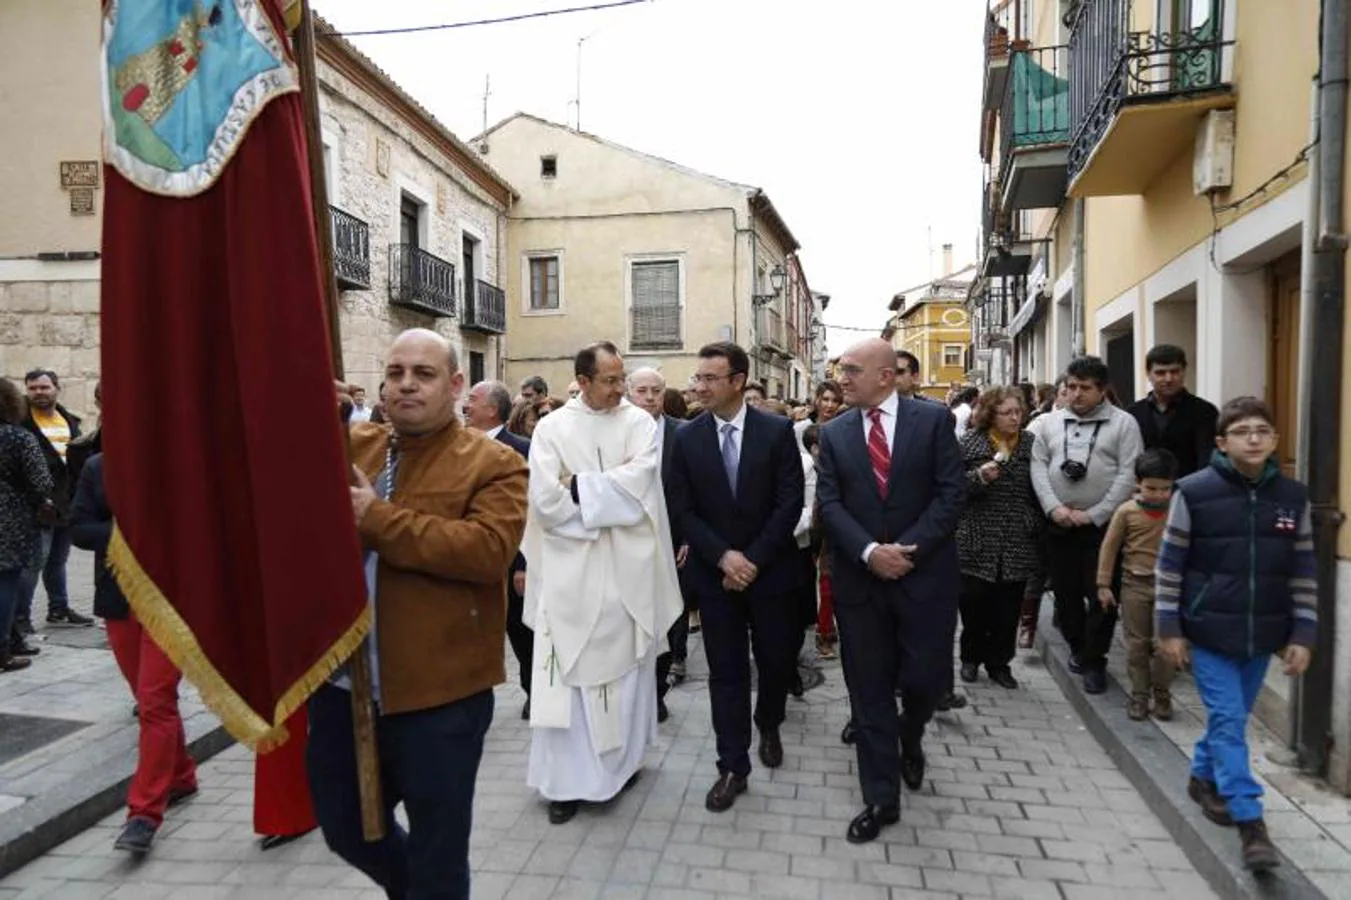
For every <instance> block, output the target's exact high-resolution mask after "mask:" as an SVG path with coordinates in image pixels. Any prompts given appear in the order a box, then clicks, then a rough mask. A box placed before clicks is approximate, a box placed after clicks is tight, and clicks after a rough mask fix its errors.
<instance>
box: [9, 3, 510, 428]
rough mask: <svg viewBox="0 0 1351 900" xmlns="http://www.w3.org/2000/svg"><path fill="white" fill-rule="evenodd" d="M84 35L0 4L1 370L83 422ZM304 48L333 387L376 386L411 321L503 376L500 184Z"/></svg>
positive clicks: (353, 62) (87, 254)
mask: <svg viewBox="0 0 1351 900" xmlns="http://www.w3.org/2000/svg"><path fill="white" fill-rule="evenodd" d="M318 30H319V31H320V32H321V33H322V32H325V31H331V29H330V28H329V27H328V26H327V25H326V24H324V23H322V22H320V23H319V27H318ZM98 35H99V7H98V5H97V4H90V3H86V2H83V0H6V2H4V3H0V58H3V59H5V61H6V71H7V72H8V73H10V75H11V78H12V79H13V80H14V81H15V83H21V82H22V83H26V84H28V85H30V86H31V89H26V90H25V91H11V92H7V93H6V92H0V117H2V118H3V120H4V121H5V122H6V123H7V126H6V133H8V134H14V135H19V134H22V135H24V137H23V139H22V140H12V141H8V142H6V143H5V152H4V154H0V196H4V197H5V198H6V201H7V202H6V215H5V216H4V217H0V377H5V378H9V379H11V380H14V381H16V382H17V381H20V380H21V379H22V377H23V374H24V373H25V372H27V371H29V370H31V369H34V368H39V367H41V368H49V369H52V370H54V371H56V372H57V373H59V375H60V376H61V381H62V388H63V396H62V401H63V402H64V403H65V404H66V405H67V406H68V407H69V408H70V409H71V410H72V411H73V412H75V413H76V414H79V415H86V416H87V415H88V414H90V413H92V412H93V386H94V383H95V382H96V381H97V379H98V374H99V369H100V362H99V259H98V252H99V245H100V230H101V223H102V212H103V209H102V200H103V198H102V194H103V191H102V184H101V181H102V172H101V165H100V159H101V155H102V154H101V124H102V119H101V114H100V111H99V105H98V98H99V72H98V55H99V46H98ZM318 48H319V52H318V55H319V60H318V75H319V80H320V88H321V96H320V114H321V119H322V130H323V136H324V147H325V159H326V169H327V171H326V176H327V177H326V179H325V180H326V182H327V183H328V185H329V197H330V203H331V205H332V206H333V207H335V208H336V209H337V210H338V211H336V212H334V213H333V216H332V219H333V221H334V222H335V223H337V222H341V225H342V227H341V228H339V229H337V231H336V232H335V245H338V246H335V267H336V268H338V269H339V271H340V272H345V273H346V274H347V275H348V276H349V277H348V278H346V279H344V278H340V279H339V285H340V288H341V289H342V293H341V304H342V306H341V309H342V334H343V358H344V363H345V368H346V371H347V375H348V379H349V380H350V381H353V382H355V383H358V384H361V385H363V386H365V387H366V388H367V389H368V390H370V391H372V392H373V391H374V389H375V388H376V386H377V385H378V384H379V382H380V374H381V372H382V370H383V366H384V358H383V354H384V352H385V349H386V348H387V347H388V346H389V343H390V341H391V340H392V339H393V337H394V335H396V334H397V333H398V332H399V331H401V330H403V329H405V328H411V327H428V328H433V329H435V330H437V331H439V332H440V333H442V334H444V335H446V336H447V337H449V338H450V339H451V341H452V343H453V344H454V345H455V346H456V348H457V349H458V350H459V352H460V357H461V365H462V366H463V367H464V368H465V370H466V372H469V373H470V374H472V375H475V376H479V377H490V378H491V377H498V376H500V374H501V371H502V370H501V365H502V364H501V360H502V356H503V354H502V346H501V345H502V341H503V338H502V333H503V332H504V330H505V325H506V322H505V307H504V304H505V297H504V295H502V294H501V291H500V290H499V288H500V286H501V285H502V279H501V277H500V274H499V270H498V265H499V259H500V256H501V252H500V248H502V247H503V246H504V245H505V243H506V238H505V229H506V223H505V215H506V210H507V208H508V207H509V206H510V205H511V203H512V202H513V200H514V198H515V194H514V192H513V191H512V189H511V186H510V185H508V184H507V183H506V181H505V180H504V179H503V178H501V177H500V176H498V175H497V174H496V173H495V172H494V171H493V170H492V169H491V168H490V167H489V166H488V165H487V164H486V163H485V162H484V161H483V160H481V159H479V158H478V157H477V156H476V155H475V154H474V153H473V152H471V151H470V150H469V148H468V147H467V146H465V145H464V144H463V143H462V142H461V141H459V140H458V139H457V138H456V137H455V135H454V134H452V133H451V132H450V131H449V130H448V129H447V128H445V126H443V125H442V124H441V123H439V122H438V121H437V120H436V119H435V118H434V117H433V116H432V115H431V114H430V113H429V112H428V111H427V110H426V109H424V108H423V107H422V106H421V105H419V104H418V103H417V102H416V101H415V100H413V99H412V98H411V97H410V96H408V94H406V93H405V92H404V91H403V90H401V89H400V88H399V87H398V86H397V85H396V84H394V82H393V81H392V80H391V79H390V78H389V77H388V76H387V75H385V73H384V72H382V71H381V70H380V69H379V68H378V67H376V65H375V64H374V63H373V62H372V61H371V60H370V59H368V58H367V57H365V56H364V55H362V54H361V53H360V52H359V51H357V50H356V49H355V48H354V47H353V46H352V45H351V44H349V43H348V42H346V41H344V40H342V39H341V38H337V37H334V36H331V35H329V36H323V37H321V38H320V40H319V41H318ZM25 71H27V72H30V73H31V77H27V78H25V77H23V73H24V72H25ZM91 178H92V180H93V182H94V183H93V184H92V185H91V184H90V183H89V181H90V179H91ZM403 213H409V214H411V215H410V219H411V218H415V219H416V224H415V227H414V228H412V229H408V230H406V229H405V228H404V222H403V220H404V218H405V216H404V215H403ZM344 214H345V215H344ZM410 241H411V242H412V243H415V244H416V245H417V248H416V250H413V251H410V250H408V249H406V248H407V247H408V244H409V242H410ZM399 248H405V249H399ZM391 260H393V261H394V265H393V266H391ZM354 273H356V275H357V277H355V278H354V277H351V276H353V274H354ZM450 311H453V312H454V315H453V316H447V315H444V313H446V312H450ZM499 313H500V314H499Z"/></svg>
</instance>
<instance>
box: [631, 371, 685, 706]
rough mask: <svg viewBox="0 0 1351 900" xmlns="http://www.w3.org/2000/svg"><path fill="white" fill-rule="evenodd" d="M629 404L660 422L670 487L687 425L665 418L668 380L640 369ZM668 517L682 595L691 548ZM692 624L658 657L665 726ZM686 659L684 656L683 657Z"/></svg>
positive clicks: (679, 626)
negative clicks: (677, 661)
mask: <svg viewBox="0 0 1351 900" xmlns="http://www.w3.org/2000/svg"><path fill="white" fill-rule="evenodd" d="M629 402H630V403H632V404H633V405H634V406H636V407H638V408H639V409H641V410H642V411H643V412H645V413H647V414H648V415H650V416H651V417H652V418H654V419H656V420H657V439H658V441H660V443H659V444H658V445H657V453H658V458H659V459H660V460H661V483H662V487H663V488H665V486H666V485H668V484H670V483H671V462H672V460H674V459H675V453H674V451H673V448H674V447H675V436H676V432H677V431H679V430H680V426H681V425H683V424H685V423H684V422H682V421H681V420H679V419H673V418H671V417H670V416H668V415H666V414H665V404H666V379H665V378H663V377H662V374H661V373H660V372H658V371H657V370H656V369H653V368H649V367H647V366H644V367H643V368H641V369H635V370H633V372H631V373H630V374H629ZM666 517H667V518H668V519H669V520H670V522H669V524H670V526H671V546H672V547H674V548H675V556H676V574H677V575H679V576H680V588H681V593H682V594H683V593H685V577H684V575H685V562H686V560H687V559H688V558H689V554H690V548H689V545H688V544H685V543H682V542H681V540H680V527H679V523H677V522H676V520H675V516H674V515H673V514H672V513H671V510H670V508H669V507H668V508H667V510H666ZM689 628H690V620H689V614H688V613H686V614H685V615H682V616H679V617H677V618H676V620H675V623H674V624H673V625H672V626H671V630H670V631H668V632H667V633H666V643H667V645H668V646H667V649H666V652H665V653H663V654H661V655H660V656H658V657H657V721H658V722H665V721H666V720H667V719H669V718H670V717H671V713H670V710H668V709H667V708H666V692H667V691H669V690H670V689H671V683H670V677H671V662H672V661H673V659H674V657H675V653H676V648H677V647H678V646H679V647H683V646H684V644H685V641H686V640H687V639H688V636H689ZM680 657H681V659H684V653H683V652H682V653H681V654H680Z"/></svg>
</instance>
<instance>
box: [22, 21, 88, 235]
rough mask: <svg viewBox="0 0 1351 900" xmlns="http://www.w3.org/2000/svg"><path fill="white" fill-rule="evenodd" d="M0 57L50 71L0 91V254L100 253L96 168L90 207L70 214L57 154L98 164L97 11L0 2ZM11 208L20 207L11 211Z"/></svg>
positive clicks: (31, 68)
mask: <svg viewBox="0 0 1351 900" xmlns="http://www.w3.org/2000/svg"><path fill="white" fill-rule="evenodd" d="M0 59H2V60H4V65H5V71H6V72H9V73H18V72H30V73H40V72H49V73H51V76H52V77H41V76H37V77H31V78H28V79H25V80H23V81H20V80H19V79H18V76H16V75H14V74H11V75H10V77H9V78H8V79H7V80H6V81H7V83H6V85H5V86H4V88H0V122H4V123H6V125H5V126H3V131H4V134H5V138H6V139H5V140H4V141H3V152H0V197H3V198H4V207H5V209H7V210H9V211H10V213H11V214H7V215H3V216H0V257H14V256H32V255H33V254H36V253H38V252H41V251H52V250H98V249H99V243H100V236H99V230H100V221H101V216H102V211H103V190H102V171H101V168H102V167H101V166H100V173H99V181H100V188H99V190H96V191H95V192H94V202H95V208H94V209H95V214H94V215H91V216H72V215H71V213H70V196H69V194H67V192H66V191H64V190H62V189H61V178H60V175H61V173H60V167H59V165H58V163H59V162H60V161H90V160H93V161H99V160H100V159H101V158H102V144H101V134H102V129H103V122H102V118H101V115H100V113H99V94H98V85H99V83H100V81H99V70H98V64H99V11H98V4H95V3H87V2H85V0H3V2H0ZM14 213H22V214H19V215H16V214H14Z"/></svg>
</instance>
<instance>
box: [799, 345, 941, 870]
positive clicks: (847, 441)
mask: <svg viewBox="0 0 1351 900" xmlns="http://www.w3.org/2000/svg"><path fill="white" fill-rule="evenodd" d="M839 382H840V387H841V389H842V390H843V391H844V400H845V402H846V403H848V404H849V405H850V406H851V407H853V408H852V409H851V410H850V411H849V412H847V413H845V414H843V415H840V416H837V417H836V418H835V419H833V420H831V422H830V423H829V424H827V425H826V427H825V428H823V429H821V450H820V459H819V462H818V468H817V474H818V479H817V487H816V496H817V500H818V502H819V503H820V505H821V518H822V521H823V522H824V523H825V527H826V530H827V532H828V533H829V536H830V541H831V545H832V548H833V554H834V555H833V557H832V559H831V578H832V579H833V581H834V593H835V618H836V620H837V622H838V623H839V628H840V640H841V656H842V658H843V662H844V667H845V672H846V675H847V678H846V682H847V684H848V687H849V699H850V702H851V704H852V706H853V714H854V722H855V724H856V725H857V729H858V735H857V741H856V743H855V747H856V750H857V753H858V769H859V782H860V785H861V787H862V789H863V800H864V803H865V804H866V806H865V807H864V810H863V812H862V813H860V814H859V815H858V817H857V818H855V819H854V821H853V822H851V823H850V825H849V829H848V831H847V832H846V835H845V836H846V837H847V838H848V839H849V840H850V841H851V842H853V843H863V842H865V841H871V840H873V839H874V838H876V837H877V835H878V832H879V831H880V830H881V828H882V826H884V825H890V824H893V823H895V822H897V821H899V820H900V795H901V786H900V781H901V779H904V781H905V783H906V785H907V786H908V787H910V788H911V789H912V790H915V789H918V788H919V787H920V786H921V785H922V784H923V783H924V751H923V748H922V745H921V741H922V738H923V736H924V727H925V725H926V724H927V723H928V721H929V718H930V717H931V716H932V715H933V711H934V708H935V706H936V705H937V703H938V702H939V700H940V699H941V698H942V697H943V695H944V694H945V693H946V692H947V688H948V681H949V679H950V677H951V673H952V638H953V634H954V632H955V631H956V628H957V596H958V591H959V587H960V582H961V575H960V573H959V571H958V567H957V545H956V542H955V540H954V537H953V534H954V531H955V530H956V527H957V519H958V516H959V515H960V513H961V509H962V503H963V501H964V500H965V497H966V486H965V482H964V478H963V468H962V462H961V454H960V452H959V450H958V447H957V439H956V437H955V436H954V434H953V431H952V424H951V421H950V419H949V417H948V413H947V410H946V409H944V408H943V407H941V406H939V405H937V404H929V403H920V402H918V401H915V400H910V399H907V398H902V397H899V396H897V393H896V355H895V351H894V350H893V349H892V347H891V345H890V344H889V343H887V342H886V341H883V340H880V339H878V338H873V339H871V340H867V341H863V342H862V343H860V344H857V345H855V346H854V347H852V348H850V349H849V350H848V351H847V352H846V353H845V354H844V355H843V356H842V357H841V358H840V366H839ZM896 685H899V686H900V688H901V697H902V702H903V704H904V714H903V715H902V716H901V717H900V718H899V719H898V717H897V715H896V698H895V693H894V687H895V686H896ZM898 741H899V744H900V749H899V751H898V749H897V743H898Z"/></svg>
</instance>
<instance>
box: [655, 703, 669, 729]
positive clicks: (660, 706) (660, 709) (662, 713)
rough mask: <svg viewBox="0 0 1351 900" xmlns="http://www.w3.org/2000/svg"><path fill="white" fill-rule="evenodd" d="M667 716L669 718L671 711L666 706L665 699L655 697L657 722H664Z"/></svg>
mask: <svg viewBox="0 0 1351 900" xmlns="http://www.w3.org/2000/svg"><path fill="white" fill-rule="evenodd" d="M669 718H671V711H670V710H669V709H667V708H666V701H665V700H663V699H662V698H660V697H658V698H657V724H661V723H662V722H665V721H666V720H667V719H669Z"/></svg>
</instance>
